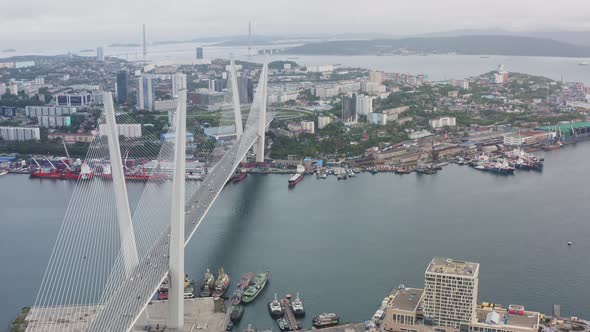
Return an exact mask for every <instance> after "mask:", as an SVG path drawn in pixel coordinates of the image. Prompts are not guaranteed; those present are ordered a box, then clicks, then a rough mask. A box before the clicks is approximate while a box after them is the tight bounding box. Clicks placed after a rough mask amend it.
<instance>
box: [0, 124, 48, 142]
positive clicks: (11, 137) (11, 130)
mask: <svg viewBox="0 0 590 332" xmlns="http://www.w3.org/2000/svg"><path fill="white" fill-rule="evenodd" d="M0 138H2V139H3V140H5V141H38V140H40V139H41V131H40V130H39V128H38V127H34V128H33V127H0Z"/></svg>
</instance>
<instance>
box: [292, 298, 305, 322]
mask: <svg viewBox="0 0 590 332" xmlns="http://www.w3.org/2000/svg"><path fill="white" fill-rule="evenodd" d="M291 308H292V309H293V314H295V317H303V316H305V309H304V308H303V301H301V299H300V298H299V292H298V293H297V297H296V298H295V300H293V302H291Z"/></svg>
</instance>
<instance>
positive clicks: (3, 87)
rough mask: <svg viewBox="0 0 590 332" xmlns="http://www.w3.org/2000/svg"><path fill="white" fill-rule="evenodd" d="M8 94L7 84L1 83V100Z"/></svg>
mask: <svg viewBox="0 0 590 332" xmlns="http://www.w3.org/2000/svg"><path fill="white" fill-rule="evenodd" d="M4 94H6V83H0V98H1V97H2V95H4Z"/></svg>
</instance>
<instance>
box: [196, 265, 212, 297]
mask: <svg viewBox="0 0 590 332" xmlns="http://www.w3.org/2000/svg"><path fill="white" fill-rule="evenodd" d="M214 286H215V276H214V275H213V273H211V271H209V269H207V272H205V274H204V275H203V285H202V286H201V292H200V293H199V296H200V297H209V296H211V292H212V290H213V287H214Z"/></svg>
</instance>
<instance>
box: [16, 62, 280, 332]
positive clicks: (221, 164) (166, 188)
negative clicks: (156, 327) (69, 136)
mask: <svg viewBox="0 0 590 332" xmlns="http://www.w3.org/2000/svg"><path fill="white" fill-rule="evenodd" d="M230 67H231V70H230V82H229V84H230V86H231V88H230V90H231V91H232V97H233V98H232V99H233V115H234V116H233V117H234V119H233V120H234V121H235V127H236V140H235V141H233V142H232V143H231V144H227V143H212V142H210V141H207V140H201V141H198V142H190V143H189V144H188V145H189V146H187V137H189V136H190V134H189V135H187V123H189V124H190V121H187V113H186V90H181V93H180V95H179V96H178V102H177V107H176V110H175V112H174V113H175V114H174V118H175V124H174V126H173V128H172V129H171V130H170V132H171V133H173V134H174V135H173V137H174V141H173V142H167V143H164V144H163V145H162V146H161V148H159V149H157V148H155V147H152V146H143V147H139V148H137V144H136V143H135V142H133V141H131V142H130V141H128V140H125V141H121V142H120V141H119V137H118V127H117V118H119V119H122V118H123V119H124V117H125V115H123V114H122V113H121V112H119V114H117V110H116V109H115V106H114V105H113V102H112V96H111V95H110V93H106V94H105V96H104V97H105V98H104V99H105V112H104V115H105V121H106V128H107V131H108V132H107V133H106V135H104V136H106V137H103V136H100V135H99V137H97V138H96V139H95V141H94V142H93V143H92V145H91V148H90V150H89V153H88V156H87V158H86V160H85V162H86V163H88V164H92V163H97V162H96V160H103V159H105V158H108V159H109V160H110V165H109V167H107V166H105V165H101V166H100V167H101V168H102V169H103V175H105V174H107V175H108V179H109V180H111V181H104V179H102V180H97V179H94V180H92V181H88V180H87V181H84V180H79V181H78V183H77V185H76V189H75V190H74V193H73V196H72V199H71V201H70V205H69V206H68V209H67V212H66V216H65V218H64V223H63V225H62V227H61V229H60V232H59V235H58V239H57V242H56V245H55V248H54V250H53V252H52V255H51V259H50V262H49V264H48V267H47V271H46V273H45V276H44V279H43V283H42V285H41V288H40V291H39V294H38V297H37V300H36V303H35V306H34V307H33V308H32V310H31V312H30V314H29V316H28V318H27V319H28V320H29V321H30V323H29V329H27V331H29V330H31V331H64V330H65V331H67V330H71V331H128V330H130V329H131V328H133V326H134V324H136V322H137V321H138V320H139V319H140V317H142V312H144V310H145V309H146V307H147V305H148V303H149V302H150V301H151V300H152V297H153V295H154V294H155V292H156V291H157V290H158V288H159V287H160V285H161V284H162V282H164V281H165V280H167V282H168V285H169V300H168V303H169V320H168V322H167V326H168V327H169V328H182V326H183V322H184V309H183V305H184V304H183V303H184V302H183V295H184V294H183V293H184V282H185V273H184V246H185V245H186V244H187V243H188V242H189V241H190V239H191V238H192V237H193V235H194V234H195V231H196V230H197V228H198V227H199V225H200V224H201V222H202V221H203V219H204V217H205V215H206V214H207V212H208V211H209V209H210V208H211V206H212V205H213V203H214V202H215V200H216V198H217V197H218V195H219V193H220V192H221V190H222V189H223V187H224V185H225V184H226V183H227V181H228V180H229V179H230V178H231V176H232V175H233V174H234V172H235V170H236V168H237V167H238V165H239V163H240V162H241V161H243V160H244V159H245V158H246V155H247V154H248V152H249V151H250V149H252V148H253V150H254V153H255V154H256V160H257V161H263V160H264V145H265V142H264V133H265V130H266V128H267V126H268V125H269V124H270V122H271V121H272V119H273V114H272V113H268V114H267V112H266V100H267V93H266V91H267V76H268V66H267V65H266V64H265V65H264V66H263V69H262V71H261V73H260V78H259V83H258V86H257V88H256V94H255V98H254V102H253V104H252V106H251V108H250V112H249V114H248V118H247V121H246V125H245V127H244V126H243V125H242V115H241V113H240V112H241V111H240V105H239V98H238V95H237V80H236V72H235V67H234V65H233V61H232V63H231V66H230ZM190 129H191V128H189V130H188V132H189V133H190V132H191V130H190ZM193 129H195V133H198V130H199V129H198V128H193ZM101 134H102V133H101ZM126 147H132V148H134V149H139V150H140V151H139V152H138V153H137V154H138V155H142V154H151V155H157V160H158V161H159V162H158V163H157V165H155V166H154V169H158V170H159V172H163V171H164V169H166V170H167V171H168V172H169V173H170V174H171V177H172V181H171V182H170V181H168V180H162V179H160V178H158V177H153V178H151V179H150V181H148V183H147V184H145V187H143V188H142V189H138V191H139V193H137V195H136V196H138V197H139V199H136V200H135V201H134V200H132V199H131V195H128V194H127V190H130V189H132V187H129V186H128V184H127V185H126V174H127V173H126V172H127V171H126V170H125V168H127V155H126V154H125V152H124V151H125V148H126ZM189 150H193V151H192V152H193V153H194V154H195V155H199V156H204V157H201V158H205V159H206V162H205V165H206V167H205V169H206V171H205V174H204V177H203V179H202V181H201V182H194V181H191V182H189V181H187V174H188V172H187V170H188V169H189V168H187V165H186V154H187V152H188V151H189ZM122 154H123V155H124V157H122ZM127 154H129V150H127ZM94 166H96V165H94ZM108 168H110V170H111V171H110V173H105V172H106V171H105V169H108ZM142 171H143V172H144V173H145V172H146V171H145V170H142ZM97 176H98V175H96V174H95V177H97ZM111 182H112V183H111ZM130 206H134V209H133V213H132V208H130ZM82 317H83V319H82Z"/></svg>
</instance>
